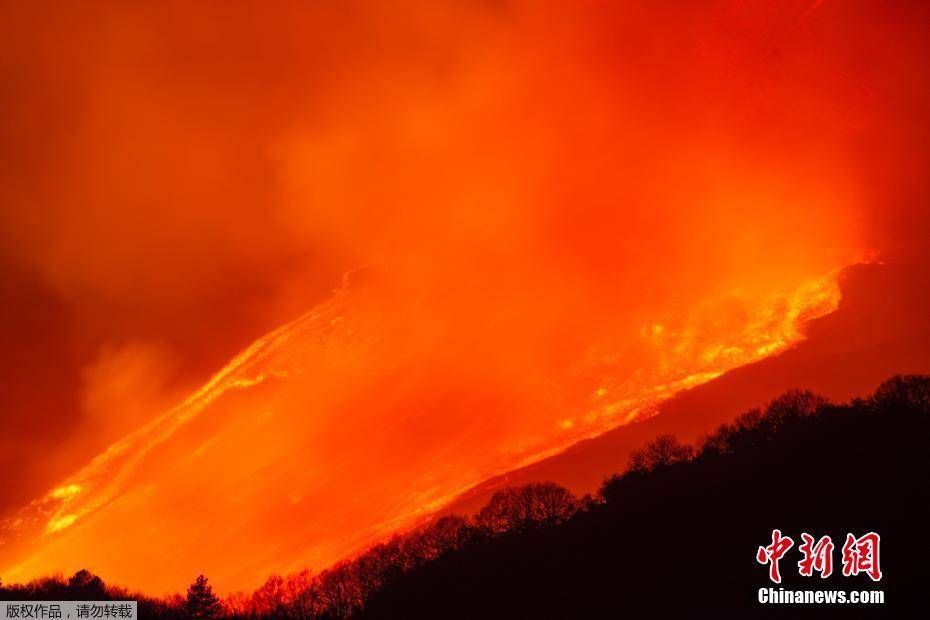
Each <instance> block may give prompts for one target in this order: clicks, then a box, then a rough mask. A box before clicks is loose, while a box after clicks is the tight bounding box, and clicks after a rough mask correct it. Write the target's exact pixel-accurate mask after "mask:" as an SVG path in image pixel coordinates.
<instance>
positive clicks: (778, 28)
mask: <svg viewBox="0 0 930 620" xmlns="http://www.w3.org/2000/svg"><path fill="white" fill-rule="evenodd" d="M60 4H61V5H62V6H59V7H56V11H54V12H53V11H48V10H45V9H43V7H41V6H40V3H6V5H4V6H2V7H0V24H14V26H13V27H10V28H7V32H5V36H4V37H0V49H2V51H3V53H0V75H2V76H3V82H4V83H8V84H10V85H11V86H10V88H9V89H7V91H8V92H6V91H5V92H4V93H0V103H3V104H4V107H3V108H2V111H3V114H0V118H2V119H7V120H10V119H11V120H10V122H8V123H4V126H3V127H2V135H3V140H0V143H3V144H7V143H9V144H12V145H13V147H12V149H11V151H10V154H9V156H7V157H4V158H3V161H4V162H5V163H7V162H9V163H10V164H11V165H9V166H0V194H2V200H0V274H2V275H9V274H12V275H11V279H12V280H13V283H14V285H17V286H16V288H15V289H12V288H11V289H10V290H13V291H14V292H13V293H11V294H9V295H4V304H2V308H0V310H2V311H3V312H4V314H3V315H2V316H0V328H2V329H4V333H3V334H2V336H3V338H2V340H3V343H4V351H3V355H0V378H2V379H3V380H4V383H3V386H2V388H3V389H2V390H0V392H2V393H3V395H4V396H7V397H8V399H9V400H10V401H11V403H10V404H9V406H7V405H6V404H4V406H3V407H0V424H2V426H0V467H2V468H5V469H7V470H12V474H9V475H8V476H7V478H6V479H5V480H4V484H5V485H6V486H5V487H4V491H5V492H4V493H0V577H2V579H3V581H4V583H9V582H17V581H22V580H26V579H29V578H32V577H34V576H38V575H43V574H47V573H52V572H56V571H73V570H76V569H80V568H87V569H90V570H92V571H93V572H95V573H97V574H99V575H101V576H102V578H104V579H105V580H106V581H107V582H108V583H113V584H120V585H125V586H128V587H131V588H135V589H138V590H141V591H143V592H146V593H150V594H153V595H157V594H161V593H165V592H169V591H178V590H179V589H182V588H183V587H185V586H186V585H187V584H189V583H190V582H191V580H192V579H193V578H194V577H196V575H198V574H200V573H204V574H206V575H207V576H208V577H209V578H210V580H211V582H212V583H215V584H216V586H217V588H218V589H219V590H220V591H221V592H223V593H226V592H229V591H231V590H235V589H239V588H250V587H252V586H256V585H258V584H260V583H261V582H263V581H264V579H265V578H266V577H267V576H268V575H269V574H270V573H274V572H287V571H293V570H298V569H303V568H310V569H311V570H319V569H321V568H323V567H325V566H326V565H328V564H329V563H331V562H333V561H334V560H337V559H339V558H342V557H345V556H347V555H350V554H352V553H354V552H356V551H357V550H359V549H362V548H364V547H365V546H366V545H368V544H369V543H371V542H372V541H375V540H378V539H380V538H383V537H385V536H388V535H390V533H391V532H394V531H396V530H400V529H404V528H407V527H410V526H413V525H415V524H417V523H419V522H421V521H422V520H424V519H427V518H429V516H430V515H432V514H434V513H435V512H436V511H437V510H438V509H440V508H441V507H443V506H445V505H447V504H448V503H449V502H450V501H451V500H452V499H453V498H455V497H456V496H457V495H459V494H460V493H462V492H463V491H465V490H467V489H469V488H471V487H473V486H474V485H476V484H480V483H481V482H483V481H486V480H487V479H488V478H490V477H493V476H496V475H499V474H502V473H505V472H508V471H510V470H513V469H514V468H518V467H521V466H524V465H526V464H528V463H532V462H534V461H537V460H539V459H541V458H543V457H545V456H547V455H551V454H553V453H557V452H559V451H561V450H564V449H565V448H566V447H568V446H570V445H571V444H573V443H574V442H577V441H579V440H581V439H584V438H588V437H592V436H596V435H598V434H601V433H603V432H605V431H607V430H608V429H612V428H615V427H617V426H619V425H622V424H627V423H630V422H631V421H634V420H637V419H641V418H644V417H647V416H650V415H653V414H654V413H655V411H656V405H657V404H658V403H659V402H661V401H663V400H664V399H667V398H668V397H670V396H672V395H673V394H675V393H677V392H679V391H681V390H683V389H686V388H689V387H692V386H696V385H698V384H701V383H704V382H707V381H709V380H711V379H713V378H714V377H718V376H719V375H721V374H722V373H726V372H728V371H730V370H731V369H734V368H737V367H740V366H744V365H746V364H750V363H752V362H755V361H757V360H760V359H763V358H766V357H771V356H773V355H776V354H778V353H779V352H782V351H785V350H786V349H789V348H791V347H792V346H793V345H794V344H796V343H798V342H799V341H801V340H802V339H803V338H804V325H805V323H806V322H807V321H808V320H809V319H812V318H814V317H818V316H822V315H824V314H826V313H829V312H831V311H832V310H833V309H834V308H836V307H837V304H838V303H839V292H838V288H837V285H836V277H837V274H838V273H839V270H841V269H842V268H843V267H845V266H848V265H850V264H853V263H857V262H862V261H864V260H868V259H871V258H878V259H880V260H890V258H889V256H891V255H893V254H894V253H895V251H899V252H903V251H904V250H905V249H907V248H909V247H924V246H925V245H926V239H925V234H924V233H923V232H922V231H925V230H926V228H927V227H926V224H925V223H926V221H927V217H926V216H925V215H924V213H923V212H922V211H919V209H918V208H915V207H914V205H919V206H921V207H920V208H922V205H926V204H930V199H927V197H926V192H927V184H926V183H924V182H923V179H925V178H926V175H925V169H926V167H927V163H926V161H927V158H926V143H927V137H926V135H925V133H926V132H925V130H924V129H923V128H924V127H926V126H928V124H927V123H926V121H925V116H926V114H927V112H926V111H927V110H930V104H928V103H927V102H928V101H930V88H928V87H927V85H928V80H927V79H925V77H924V76H922V75H917V74H915V72H914V71H913V70H912V68H913V67H915V66H922V65H921V64H920V62H919V59H922V58H924V57H926V55H927V54H926V48H927V42H928V41H930V37H928V36H926V33H925V31H924V30H925V28H926V26H925V25H926V24H930V19H927V13H928V12H930V8H928V7H924V6H923V5H921V6H917V5H918V3H887V2H865V1H860V0H855V1H850V2H829V1H827V2H817V1H813V0H784V1H780V2H771V1H740V2H734V1H723V0H695V1H693V2H687V3H658V2H651V1H648V0H626V1H624V2H606V1H605V2H560V1H548V0H510V1H508V2H472V1H459V0H450V1H448V2H427V1H421V0H403V1H400V0H398V1H397V2H393V3H384V2H378V1H371V0H359V1H357V2H350V3H294V4H288V5H286V6H276V7H274V9H272V8H271V7H267V9H266V8H265V7H262V9H258V8H256V7H253V6H251V5H249V4H240V3H190V2H167V1H166V2H150V3H146V2H135V3H95V4H94V6H81V7H70V6H66V4H67V3H60ZM276 4H277V3H276ZM281 4H282V5H283V4H284V3H281ZM905 4H906V5H907V6H905ZM911 5H913V6H911ZM47 13H48V14H50V13H54V15H47ZM19 24H22V26H19ZM4 94H6V95H9V96H8V97H3V95H4ZM359 266H360V267H359ZM353 268H354V269H353ZM345 272H348V273H347V275H345V276H344V277H343V276H342V274H343V273H345ZM0 284H4V283H3V282H0ZM20 284H22V285H21V286H20ZM0 290H2V291H3V292H4V293H6V292H7V290H8V289H7V288H6V286H4V287H3V288H0ZM307 309H311V310H310V311H309V312H308V313H306V314H304V315H303V316H301V313H304V312H306V311H307ZM298 317H299V318H298ZM295 319H296V320H295ZM277 326H281V327H279V328H278V329H275V330H274V331H271V330H272V329H273V328H274V327H277ZM265 332H270V333H267V335H265V336H264V337H261V338H258V339H257V340H256V336H258V335H260V334H262V333H265ZM253 341H254V342H253ZM250 342H253V344H251V345H250V346H246V345H248V343H250ZM237 350H242V352H241V353H240V354H239V355H238V356H236V357H235V358H234V359H233V360H232V361H231V362H229V363H228V365H226V366H225V368H222V370H220V371H219V372H216V373H215V374H214V375H213V377H212V378H211V379H209V381H205V379H206V378H207V377H209V374H210V373H211V372H212V371H214V370H215V369H216V368H219V367H221V366H222V364H223V363H224V361H225V360H227V359H229V358H230V357H232V354H233V353H234V352H235V351H237ZM200 385H203V387H202V388H200V389H199V390H198V389H196V388H197V386H200ZM784 387H785V388H788V387H799V386H789V385H786V386H784ZM179 394H181V395H187V394H192V395H191V396H190V397H189V398H186V400H185V399H184V397H183V396H179ZM182 400H183V402H181V403H180V404H177V405H176V406H174V405H175V403H178V402H180V401H182ZM672 430H674V429H672ZM107 446H109V447H108V448H107ZM603 473H604V474H605V475H607V474H608V473H610V472H603Z"/></svg>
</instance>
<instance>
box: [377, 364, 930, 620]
mask: <svg viewBox="0 0 930 620" xmlns="http://www.w3.org/2000/svg"><path fill="white" fill-rule="evenodd" d="M928 438H930V378H927V377H916V376H910V377H895V378H893V379H891V380H889V381H886V382H885V383H884V384H882V386H881V387H880V388H879V389H878V390H877V391H876V392H875V393H874V395H873V396H872V397H871V398H868V399H864V400H854V401H853V402H852V403H850V404H849V405H830V404H828V403H826V401H824V400H823V399H820V398H819V397H817V396H815V395H813V394H811V393H810V392H798V391H796V392H790V393H788V394H785V395H783V396H782V397H780V398H778V399H775V400H774V401H773V402H772V403H771V404H769V406H768V407H767V408H766V409H765V410H764V411H760V410H753V411H750V412H748V413H746V414H744V415H742V416H740V417H739V418H737V419H736V420H735V421H734V422H733V423H729V424H725V425H722V426H721V427H720V428H719V429H718V430H717V431H715V432H714V433H712V434H711V435H710V436H708V437H706V438H704V441H703V442H702V444H701V446H700V448H699V450H698V451H697V453H696V454H695V455H694V456H693V457H692V455H691V454H689V450H688V448H687V447H686V446H682V445H680V444H678V443H677V442H676V441H675V440H674V439H673V438H671V437H667V436H666V437H659V438H658V439H657V440H655V441H654V442H651V443H650V444H649V445H647V446H646V447H645V448H643V449H642V450H641V451H639V452H638V453H636V455H634V458H633V462H632V465H633V467H631V468H630V469H629V470H628V471H627V472H626V473H624V474H622V475H617V476H612V477H610V478H608V479H607V481H605V483H604V485H603V487H602V490H601V494H602V496H603V498H604V502H603V503H601V504H595V505H591V506H588V507H587V508H586V509H585V510H582V511H580V512H579V513H578V514H576V515H575V516H574V517H573V518H572V519H571V520H569V521H568V522H567V523H565V524H563V525H559V526H556V527H551V528H544V529H538V530H535V531H530V532H524V533H520V534H514V535H509V536H503V537H500V538H497V539H494V540H491V541H487V542H483V543H480V544H474V545H472V546H470V547H468V548H467V549H465V550H463V551H460V552H458V553H454V554H451V555H449V556H447V557H445V558H442V559H440V560H438V561H436V562H433V563H431V564H429V565H426V566H424V567H422V568H420V569H418V570H415V571H413V572H411V573H410V574H409V575H406V576H404V577H402V578H401V579H399V580H398V581H397V582H396V583H394V584H393V585H391V586H389V587H387V588H386V589H385V590H384V591H383V592H381V593H380V594H379V595H377V596H375V597H374V599H373V600H372V601H371V602H370V603H369V605H368V606H367V608H366V612H365V613H364V614H363V617H367V618H399V617H404V618H476V617H482V618H488V617H490V618H553V617H554V618H579V617H596V618H600V617H616V618H622V617H634V615H638V614H643V615H644V617H655V618H672V617H733V618H756V617H784V618H797V617H811V618H821V617H833V616H834V615H835V616H836V617H843V618H856V617H876V616H883V617H894V618H917V617H923V616H922V614H924V613H925V612H926V610H927V603H926V598H925V596H926V595H925V592H926V590H925V581H926V577H927V575H928V574H930V572H928V567H927V566H928V565H927V563H926V562H927V558H928V557H930V555H927V554H928V552H930V540H928V538H927V536H926V534H925V527H926V524H927V523H928V522H930V482H928V474H930V451H928V449H927V441H928ZM775 528H779V529H781V530H782V531H783V532H785V533H786V534H787V533H790V534H791V535H792V536H793V537H794V538H795V540H797V541H798V542H800V538H799V537H800V534H801V532H809V533H811V534H813V535H815V536H818V537H819V536H821V535H824V534H829V535H831V536H832V538H833V540H835V541H839V542H838V544H837V550H836V555H837V557H836V562H837V566H839V562H840V559H839V555H840V550H839V547H840V546H841V545H842V542H843V540H844V536H845V534H846V532H856V533H858V534H864V533H866V532H868V531H875V532H878V533H879V534H880V535H881V544H882V546H881V564H882V568H883V571H884V577H883V579H882V581H880V582H878V583H877V584H873V583H872V582H871V581H870V580H869V579H868V578H867V577H865V576H863V575H859V576H855V577H843V576H841V575H838V574H834V575H833V576H831V577H829V578H827V579H821V578H820V577H818V576H816V575H815V576H814V577H800V576H799V575H798V574H797V567H796V562H797V559H798V558H797V557H796V556H795V555H792V554H789V555H787V556H785V559H784V560H783V561H782V572H783V575H784V582H783V583H782V587H785V588H792V589H842V590H847V591H849V590H854V589H855V590H862V589H872V588H880V589H883V590H885V593H886V604H885V605H884V606H876V607H874V608H869V607H859V606H851V605H848V606H836V607H835V608H830V607H826V606H823V605H819V606H818V605H809V606H795V605H786V606H765V607H763V606H761V605H760V604H759V603H757V602H756V596H757V590H758V588H760V587H765V586H768V585H772V584H770V583H769V582H768V577H767V572H766V568H765V567H764V566H762V565H760V564H758V563H756V561H755V557H754V556H755V552H756V549H757V548H758V546H760V545H767V544H768V543H769V542H770V538H771V532H772V530H773V529H775ZM795 551H796V550H795ZM838 572H839V571H837V573H838ZM695 614H700V615H695ZM708 614H710V615H708Z"/></svg>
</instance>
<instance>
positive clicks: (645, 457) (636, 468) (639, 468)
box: [630, 435, 694, 473]
mask: <svg viewBox="0 0 930 620" xmlns="http://www.w3.org/2000/svg"><path fill="white" fill-rule="evenodd" d="M693 457H694V448H692V447H691V446H689V445H688V444H682V443H679V441H678V440H677V439H676V438H675V436H674V435H659V436H658V437H656V438H655V439H654V440H653V441H651V442H649V443H647V444H646V445H645V446H643V447H642V448H640V449H639V450H636V451H634V452H633V454H631V455H630V471H632V472H636V473H646V472H650V471H653V470H655V469H658V468H660V467H668V466H669V465H672V464H674V463H682V462H685V461H690V460H691V459H692V458H693Z"/></svg>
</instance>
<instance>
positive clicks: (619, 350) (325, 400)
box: [3, 268, 838, 592]
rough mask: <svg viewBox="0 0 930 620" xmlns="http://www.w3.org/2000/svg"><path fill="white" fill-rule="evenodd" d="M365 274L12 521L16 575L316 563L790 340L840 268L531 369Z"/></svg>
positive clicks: (155, 577)
mask: <svg viewBox="0 0 930 620" xmlns="http://www.w3.org/2000/svg"><path fill="white" fill-rule="evenodd" d="M418 269H419V268H418ZM369 271H373V269H368V270H363V271H361V272H356V273H354V274H352V275H351V276H349V277H347V278H346V281H345V282H344V284H343V286H342V287H341V288H340V289H339V290H338V291H337V292H336V293H335V294H334V296H333V298H332V299H331V300H329V301H327V302H326V303H324V304H321V305H320V306H319V307H317V308H315V309H314V310H313V311H311V312H310V313H308V314H307V315H305V316H303V317H301V318H300V319H298V320H296V321H294V322H293V323H290V324H288V325H286V326H283V327H281V328H280V329H278V330H276V331H274V332H272V333H270V334H268V335H267V336H265V337H263V338H261V339H259V340H258V341H256V342H255V343H254V344H253V345H252V346H250V347H249V348H247V349H246V350H245V351H243V352H242V353H241V354H240V355H238V356H237V357H236V358H235V359H234V360H233V361H232V362H230V364H229V365H228V366H227V367H226V368H224V369H223V370H222V371H220V372H219V373H217V374H216V376H214V377H213V378H212V379H211V380H210V382H209V383H208V384H207V385H205V386H204V387H203V388H202V389H201V390H199V391H198V392H197V393H196V394H194V395H193V396H191V397H190V398H189V399H188V400H187V401H186V402H184V403H182V404H181V405H179V406H177V407H176V408H174V409H172V410H171V411H169V412H167V413H166V414H164V415H163V416H161V417H159V418H158V419H156V420H154V421H152V422H151V423H149V424H147V425H145V426H144V427H143V428H141V429H139V430H138V431H136V432H135V433H133V434H132V435H130V436H128V437H126V438H125V439H123V440H122V441H120V442H118V443H116V444H114V445H113V446H111V447H110V448H109V449H108V450H107V451H105V452H104V453H103V454H101V455H99V456H98V457H97V458H96V459H94V460H93V462H92V463H91V464H90V465H88V466H87V467H85V468H84V469H83V470H81V471H80V472H78V473H77V474H76V475H74V476H72V477H71V478H69V479H68V480H66V481H64V482H63V483H62V485H61V486H60V487H58V488H56V489H54V490H53V491H51V492H50V493H49V494H48V495H47V496H45V497H44V498H42V499H40V500H37V501H35V502H33V503H32V504H30V505H29V506H28V507H26V508H25V509H24V510H22V511H20V513H19V514H17V515H16V516H15V517H14V518H12V519H10V520H8V521H7V522H6V523H5V524H4V529H3V536H4V539H5V549H6V550H7V551H8V552H9V554H8V555H7V554H5V557H15V558H16V560H15V562H14V563H13V564H12V565H8V566H5V567H4V569H5V570H4V576H5V577H6V578H8V579H14V580H25V579H28V578H31V577H34V576H37V575H41V574H44V573H46V572H47V571H48V570H49V568H51V567H54V568H55V569H58V570H65V571H71V570H76V569H78V568H80V567H83V566H91V567H93V569H94V570H95V571H97V572H99V573H101V574H105V575H107V576H108V577H110V578H111V579H114V580H116V581H118V582H120V583H126V584H129V585H131V586H135V587H145V588H147V589H149V590H154V591H156V592H158V591H168V590H171V589H177V588H180V587H181V586H183V584H184V581H185V579H187V576H188V575H190V574H192V573H196V572H198V571H206V572H208V573H209V574H210V575H211V576H212V578H213V579H215V580H216V582H217V583H218V584H219V585H220V587H221V588H223V589H224V590H227V591H228V590H230V589H233V588H244V587H252V586H256V585H257V584H258V583H260V582H261V581H262V580H263V578H264V577H265V576H267V574H269V573H270V572H286V571H290V570H295V569H299V568H302V567H305V566H314V567H322V566H325V565H326V564H328V563H330V562H332V561H334V560H337V559H339V558H340V557H342V556H344V555H346V554H349V553H351V552H353V551H355V550H357V549H359V548H360V547H362V546H364V545H366V544H370V543H372V542H373V541H375V540H377V539H379V538H382V537H384V536H386V535H388V534H389V533H391V532H392V531H396V530H398V529H403V528H405V527H409V526H410V525H413V524H415V523H416V522H417V521H418V520H420V519H422V518H423V517H425V516H428V515H429V514H430V513H431V512H432V511H434V510H436V509H437V508H439V507H441V506H443V505H444V504H445V503H446V502H448V501H449V500H451V499H452V498H454V497H455V496H456V494H458V493H459V492H461V491H463V490H466V489H467V488H469V487H470V486H472V485H474V484H477V483H479V482H481V481H483V480H485V479H487V478H489V477H491V476H494V475H497V474H501V473H504V472H506V471H508V470H510V469H513V468H515V467H518V466H520V465H524V464H527V463H530V462H532V461H534V460H537V459H539V458H541V457H543V456H545V455H548V454H551V453H553V452H555V451H558V450H560V449H562V448H564V447H566V446H567V445H569V444H571V443H572V442H574V441H577V440H578V439H580V438H582V437H587V436H591V435H594V434H598V433H600V432H602V431H604V430H606V429H608V428H611V427H614V426H616V425H619V424H623V423H627V422H629V421H631V420H633V419H636V418H637V417H638V416H643V415H648V413H649V409H650V407H651V405H653V404H655V403H656V402H658V401H660V400H661V399H663V398H665V397H667V396H669V395H671V394H673V393H674V392H676V391H678V390H680V389H683V388H686V387H690V386H693V385H696V384H699V383H701V382H704V381H707V380H708V379H710V378H713V377H715V376H717V375H719V374H721V373H722V372H725V371H726V370H728V369H730V368H733V367H735V366H739V365H742V364H745V363H748V362H751V361H754V360H756V359H759V358H761V357H764V356H766V355H770V354H772V353H775V352H778V351H781V350H783V349H784V348H786V347H788V346H790V345H791V344H792V343H794V342H796V341H797V340H798V339H799V338H801V332H800V331H799V327H800V324H801V323H802V322H803V321H804V320H806V319H809V318H813V317H816V316H819V315H822V314H824V313H826V312H829V311H831V310H832V309H833V308H834V307H835V306H836V304H837V302H838V291H837V289H836V287H835V282H834V280H833V278H832V277H824V278H821V279H815V280H810V281H807V282H804V283H801V284H800V285H799V286H797V287H795V288H793V289H791V290H786V291H783V292H781V293H778V294H774V295H773V296H771V297H770V298H768V299H764V300H759V301H758V303H757V304H756V305H750V304H749V301H748V300H742V299H739V298H730V299H726V300H713V301H708V302H706V303H705V305H704V307H703V309H692V311H691V312H690V313H688V314H685V315H682V316H671V315H668V316H667V317H666V319H667V321H666V322H665V323H650V324H647V325H643V326H641V329H640V330H638V332H637V333H635V334H634V335H632V337H630V338H628V339H627V340H626V341H625V342H620V341H617V340H613V341H600V342H596V343H592V346H590V347H588V348H587V349H586V350H585V351H584V352H583V353H582V355H580V357H579V359H578V360H576V361H575V362H573V363H571V364H569V365H567V366H566V367H565V368H564V369H563V371H562V372H560V373H558V374H556V373H555V372H554V371H553V369H552V368H550V369H548V370H546V369H543V368H542V367H541V366H539V365H534V367H533V369H534V370H533V373H532V374H531V375H527V373H526V366H525V365H521V366H519V367H511V368H510V369H509V370H508V368H507V366H506V365H500V364H498V363H497V362H499V361H500V360H499V359H498V360H494V359H493V357H488V363H487V367H486V368H476V367H474V366H471V365H465V364H463V363H462V362H461V358H462V356H466V355H470V354H474V352H475V350H476V348H477V349H480V348H482V345H477V346H476V345H475V344H474V343H468V342H466V341H463V340H462V339H461V338H459V337H458V336H459V334H460V330H459V329H452V330H447V329H446V327H447V326H441V325H440V324H439V323H438V321H437V319H438V318H439V317H440V316H441V312H442V310H441V308H443V307H444V306H445V302H444V300H443V299H442V297H443V296H442V295H435V294H432V292H430V291H426V290H424V291H422V292H421V294H419V295H411V296H409V297H408V296H406V295H403V296H399V295H398V293H399V291H396V290H395V291H386V290H384V285H383V281H382V280H381V279H379V278H378V275H377V274H373V275H372V274H370V273H367V272H369ZM405 293H411V291H405ZM724 309H727V312H724ZM701 311H703V314H702V312H701ZM711 317H713V318H712V320H708V319H709V318H711ZM721 317H726V318H723V319H722V318H721ZM429 320H432V324H430V325H429V326H428V327H424V322H425V321H427V322H428V321H429ZM721 321H722V322H721ZM634 354H635V356H636V358H635V359H636V360H637V363H636V364H635V365H633V364H630V363H628V362H625V361H624V357H625V356H631V355H634ZM504 357H506V356H504ZM130 524H131V527H130V526H129V525H130Z"/></svg>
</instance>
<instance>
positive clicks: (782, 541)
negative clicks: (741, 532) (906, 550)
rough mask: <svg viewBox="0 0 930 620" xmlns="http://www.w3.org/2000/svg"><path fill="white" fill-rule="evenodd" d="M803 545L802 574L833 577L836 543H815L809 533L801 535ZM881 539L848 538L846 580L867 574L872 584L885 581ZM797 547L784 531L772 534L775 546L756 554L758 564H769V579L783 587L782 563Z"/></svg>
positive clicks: (872, 536)
mask: <svg viewBox="0 0 930 620" xmlns="http://www.w3.org/2000/svg"><path fill="white" fill-rule="evenodd" d="M801 541H802V542H801V544H800V545H799V546H798V551H800V552H801V559H800V561H798V573H799V574H800V575H801V576H803V577H811V576H813V574H814V572H815V571H816V572H818V573H820V577H821V578H826V577H829V576H830V575H832V574H833V549H834V545H833V539H832V538H830V537H829V536H821V537H820V539H819V540H818V539H815V538H814V537H813V536H811V535H810V534H808V533H807V532H803V533H802V534H801ZM880 543H881V537H880V536H879V535H878V534H876V533H875V532H869V533H868V534H866V535H864V536H861V537H859V538H856V537H855V536H854V535H853V534H846V543H845V544H844V545H843V576H844V577H850V576H855V575H858V574H859V573H865V574H866V575H868V576H869V577H870V578H871V579H872V581H879V580H880V579H881V578H882V569H881V563H880V561H879V545H880ZM793 546H794V540H792V539H791V537H789V536H783V535H782V533H781V530H772V542H771V544H769V545H767V546H765V547H759V550H758V551H756V561H757V562H759V564H767V565H768V567H769V579H771V580H772V581H773V582H775V583H781V571H780V569H779V565H778V562H779V560H781V559H782V558H783V557H784V556H785V554H786V553H788V551H789V550H790V549H791V547H793Z"/></svg>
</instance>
